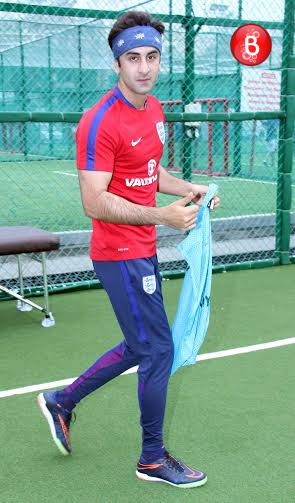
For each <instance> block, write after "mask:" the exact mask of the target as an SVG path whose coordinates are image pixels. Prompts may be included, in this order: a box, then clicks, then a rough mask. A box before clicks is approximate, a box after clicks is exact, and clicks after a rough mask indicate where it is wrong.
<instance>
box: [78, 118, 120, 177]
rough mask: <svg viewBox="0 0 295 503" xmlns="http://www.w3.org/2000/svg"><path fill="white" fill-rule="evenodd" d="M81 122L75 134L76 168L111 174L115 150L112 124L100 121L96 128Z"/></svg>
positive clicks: (114, 133) (114, 130)
mask: <svg viewBox="0 0 295 503" xmlns="http://www.w3.org/2000/svg"><path fill="white" fill-rule="evenodd" d="M87 122H88V121H83V120H82V121H81V122H80V124H79V126H78V129H77V133H76V145H77V168H78V169H82V170H88V171H108V172H111V173H112V172H113V169H114V160H115V155H116V150H117V134H116V128H115V127H114V126H113V124H110V123H109V122H106V121H104V120H103V121H101V123H100V124H99V126H98V128H97V129H95V128H93V123H91V124H90V126H89V127H88V124H87Z"/></svg>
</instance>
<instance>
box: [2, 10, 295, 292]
mask: <svg viewBox="0 0 295 503" xmlns="http://www.w3.org/2000/svg"><path fill="white" fill-rule="evenodd" d="M57 4H58V5H57ZM114 9H115V10H114ZM130 9H135V10H146V11H148V12H149V13H151V14H153V15H154V17H158V18H160V19H161V20H162V21H163V22H164V24H165V28H166V31H165V37H164V49H163V55H162V61H161V72H160V76H159V79H158V82H157V84H156V86H155V88H154V90H153V94H154V95H155V96H157V98H158V99H159V100H160V101H161V102H162V105H163V109H164V112H165V114H166V117H167V123H166V143H165V151H164V156H163V159H162V164H163V165H164V166H165V167H167V168H168V169H169V171H170V172H171V173H173V174H175V175H176V176H179V177H184V178H187V179H190V180H192V181H193V182H196V183H205V184H208V183H210V182H211V181H214V182H215V183H217V184H218V185H219V189H220V197H221V199H222V205H221V206H220V208H218V210H217V211H216V212H215V213H214V214H213V215H212V231H213V264H214V267H215V269H218V268H228V267H240V266H245V267H247V266H249V264H251V265H263V264H266V263H267V262H269V261H271V262H272V263H277V262H278V261H281V262H288V261H289V260H290V257H291V258H292V256H294V255H295V199H294V197H295V196H294V190H293V195H292V187H294V185H295V175H294V172H293V173H292V157H293V156H294V143H293V141H292V138H293V139H294V133H293V130H294V128H293V125H292V124H293V120H294V84H295V78H294V56H292V54H293V48H294V25H293V19H294V4H293V2H292V1H291V0H286V4H285V2H284V1H282V0H274V2H272V4H270V3H266V2H260V3H258V2H252V1H251V2H245V1H242V0H239V1H233V0H228V1H226V0H217V2H211V1H205V2H203V3H200V2H196V1H192V0H186V1H185V2H180V1H179V0H173V1H172V0H162V1H161V2H158V1H157V2H156V1H146V2H141V3H138V4H137V5H135V3H134V2H132V1H127V0H119V1H118V2H116V5H115V7H114V2H110V1H106V0H101V1H100V2H95V1H94V0H62V1H59V2H54V1H50V0H48V1H45V0H44V1H38V2H37V1H36V2H33V3H31V4H30V5H28V4H27V3H26V2H23V1H19V2H18V3H13V2H5V3H4V2H0V34H1V36H0V111H1V113H0V115H1V117H0V121H1V122H0V197H1V202H2V204H1V208H0V225H2V226H5V225H31V226H36V227H40V228H43V229H48V230H50V231H53V232H56V233H58V234H59V236H60V241H61V247H60V249H59V250H58V251H56V252H52V253H50V254H49V255H48V274H49V286H50V288H51V289H52V290H54V288H60V286H69V285H73V284H74V285H80V284H81V285H82V284H84V285H85V284H87V283H89V284H90V283H91V282H93V281H94V279H95V278H94V274H93V272H92V265H91V262H90V259H89V258H88V249H89V239H90V232H91V221H90V220H89V219H87V218H86V217H85V216H84V214H83V210H82V206H81V200H80V193H79V186H78V179H77V172H76V168H75V131H76V127H77V122H78V120H79V117H80V116H81V113H82V112H83V111H85V110H87V109H88V108H90V107H91V106H92V105H93V104H95V103H96V102H97V101H98V99H99V98H100V97H101V96H103V95H104V94H105V93H106V92H108V91H109V90H110V89H111V88H112V87H113V86H114V85H115V83H116V80H117V77H116V74H115V72H114V70H113V57H112V53H111V51H110V49H109V47H108V45H107V36H108V32H109V30H110V28H111V26H112V24H113V23H114V20H115V19H116V18H117V17H118V15H120V14H121V13H122V12H125V11H127V10H130ZM248 22H255V23H257V24H260V25H262V26H263V27H264V28H266V29H267V30H268V32H269V34H270V36H271V39H272V51H271V54H270V56H269V58H268V59H267V60H266V61H265V62H264V63H262V64H261V65H259V66H257V67H247V66H244V65H241V64H240V63H238V62H237V61H236V60H235V59H234V57H233V56H232V53H231V51H230V40H231V36H232V34H233V32H234V31H235V30H236V29H237V27H239V26H241V25H243V24H246V23H248ZM16 111H19V112H28V113H27V115H26V114H25V113H23V114H22V115H21V114H19V115H16V114H15V113H14V112H16ZM280 111H281V114H279V112H280ZM35 112H38V113H39V114H40V113H41V112H43V113H44V114H43V116H42V117H41V115H39V116H38V115H37V114H36V115H34V114H35ZM257 112H259V113H260V115H259V113H258V115H257ZM50 113H51V115H50ZM183 113H193V114H197V115H194V116H184V117H183V116H182V115H179V114H183ZM239 113H240V114H241V115H240V116H238V115H236V116H235V114H239ZM263 113H265V115H263ZM71 114H72V115H71ZM207 114H209V115H207ZM220 114H221V115H220ZM247 114H248V115H247ZM261 114H262V115H261ZM28 117H29V120H28ZM209 119H210V120H209ZM233 119H234V120H233ZM236 119H240V120H236ZM173 199H174V198H173V197H172V196H165V195H162V194H158V198H157V203H158V205H165V204H169V203H170V202H172V201H173ZM183 237H184V234H183V233H181V232H177V231H174V230H172V229H168V228H165V227H159V228H158V232H157V249H158V258H159V261H160V265H161V270H162V272H163V273H166V274H169V273H175V272H176V273H177V272H181V271H183V270H184V269H185V263H184V261H183V260H182V257H181V255H180V253H179V251H178V249H177V245H178V243H179V242H180V241H181V240H182V239H183ZM23 260H24V268H25V270H24V272H25V281H26V287H27V289H28V290H31V291H33V290H34V288H38V286H39V285H40V284H41V283H42V281H41V280H40V275H41V271H40V264H39V262H38V260H37V257H36V256H34V255H32V254H31V255H27V256H26V257H24V259H23ZM0 278H1V281H2V280H3V281H4V282H6V283H7V284H8V285H9V286H11V285H14V284H15V285H16V283H17V270H16V261H15V259H14V258H13V257H1V261H0Z"/></svg>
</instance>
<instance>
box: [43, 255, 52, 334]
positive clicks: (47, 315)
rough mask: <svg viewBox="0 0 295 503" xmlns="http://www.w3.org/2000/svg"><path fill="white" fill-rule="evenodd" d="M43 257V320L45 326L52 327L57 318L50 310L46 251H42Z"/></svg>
mask: <svg viewBox="0 0 295 503" xmlns="http://www.w3.org/2000/svg"><path fill="white" fill-rule="evenodd" d="M41 257H42V271H43V285H44V312H45V318H44V320H43V321H42V326H43V327H52V326H53V325H55V319H54V318H53V316H52V313H51V312H50V311H49V298H48V283H47V269H46V253H45V252H42V253H41Z"/></svg>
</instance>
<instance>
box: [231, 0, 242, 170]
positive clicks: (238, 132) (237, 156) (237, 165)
mask: <svg viewBox="0 0 295 503" xmlns="http://www.w3.org/2000/svg"><path fill="white" fill-rule="evenodd" d="M241 19H242V0H239V20H241ZM241 25H242V21H241ZM241 89H242V68H241V63H239V62H237V73H236V93H235V102H234V103H235V112H240V111H241ZM241 144H242V123H241V122H236V123H235V139H234V167H233V174H234V175H239V173H240V172H241V169H242V166H241V164H242V163H241Z"/></svg>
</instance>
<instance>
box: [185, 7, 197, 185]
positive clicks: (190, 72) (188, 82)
mask: <svg viewBox="0 0 295 503" xmlns="http://www.w3.org/2000/svg"><path fill="white" fill-rule="evenodd" d="M183 24H184V27H185V70H184V80H183V94H182V101H183V104H184V105H185V104H188V103H193V101H194V98H195V96H194V94H195V93H194V87H195V72H194V67H195V30H194V17H193V15H192V0H186V3H185V20H184V21H183ZM186 129H187V128H186V127H184V138H183V178H184V179H186V180H191V176H192V173H191V169H192V168H191V166H192V140H191V138H189V136H188V135H187V134H186Z"/></svg>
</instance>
